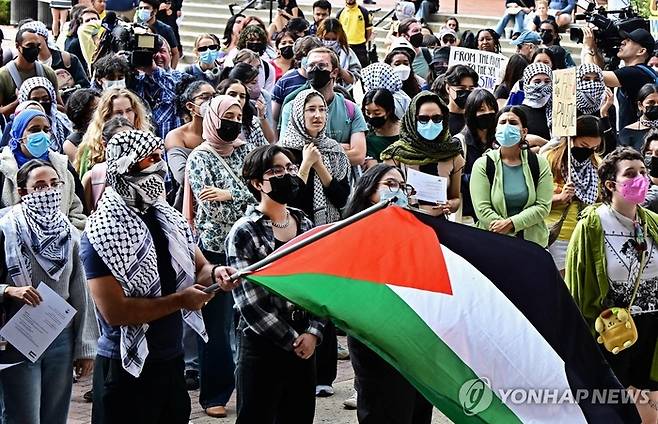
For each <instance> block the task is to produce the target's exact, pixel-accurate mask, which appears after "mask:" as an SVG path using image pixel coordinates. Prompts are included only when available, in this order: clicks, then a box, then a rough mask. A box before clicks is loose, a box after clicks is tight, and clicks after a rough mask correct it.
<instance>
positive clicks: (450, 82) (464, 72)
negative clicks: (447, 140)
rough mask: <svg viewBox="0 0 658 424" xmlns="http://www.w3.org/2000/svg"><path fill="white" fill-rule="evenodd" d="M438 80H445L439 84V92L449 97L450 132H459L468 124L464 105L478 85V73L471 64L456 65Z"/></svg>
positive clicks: (442, 95)
mask: <svg viewBox="0 0 658 424" xmlns="http://www.w3.org/2000/svg"><path fill="white" fill-rule="evenodd" d="M438 81H443V84H441V83H440V82H439V83H438V84H437V87H438V90H439V92H440V93H437V94H439V95H440V96H441V97H443V98H447V99H448V110H449V111H450V115H449V123H448V128H449V130H450V134H457V133H459V132H460V131H461V130H462V129H463V128H464V125H466V120H465V118H464V107H465V106H466V99H468V96H469V94H471V92H472V91H473V89H474V88H475V87H477V86H478V81H479V77H478V74H477V72H475V71H474V70H473V68H471V67H469V66H465V65H455V66H452V67H450V68H449V69H448V72H446V74H445V75H444V76H443V78H442V79H440V80H438ZM444 93H445V94H444Z"/></svg>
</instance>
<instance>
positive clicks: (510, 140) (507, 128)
mask: <svg viewBox="0 0 658 424" xmlns="http://www.w3.org/2000/svg"><path fill="white" fill-rule="evenodd" d="M496 141H497V142H498V144H500V145H501V146H503V147H512V146H516V145H517V144H519V143H520V142H521V130H520V129H519V127H517V126H516V125H511V124H504V125H498V126H497V127H496Z"/></svg>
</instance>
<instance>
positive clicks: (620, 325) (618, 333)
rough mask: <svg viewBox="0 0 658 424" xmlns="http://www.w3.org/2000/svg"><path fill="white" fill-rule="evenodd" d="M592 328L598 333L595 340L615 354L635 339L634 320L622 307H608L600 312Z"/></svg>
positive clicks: (627, 346)
mask: <svg viewBox="0 0 658 424" xmlns="http://www.w3.org/2000/svg"><path fill="white" fill-rule="evenodd" d="M594 329H595V330H596V331H597V333H599V337H597V339H596V341H597V342H599V343H601V344H603V345H604V346H605V348H606V349H607V350H608V351H609V352H612V353H614V354H615V355H616V354H618V353H619V352H621V351H622V350H624V349H628V348H629V347H631V346H633V344H634V343H635V342H636V341H637V328H636V327H635V322H634V321H633V318H632V317H631V315H630V314H629V313H628V310H626V309H624V308H610V309H606V310H605V311H603V312H601V314H600V315H599V316H598V318H596V321H595V322H594Z"/></svg>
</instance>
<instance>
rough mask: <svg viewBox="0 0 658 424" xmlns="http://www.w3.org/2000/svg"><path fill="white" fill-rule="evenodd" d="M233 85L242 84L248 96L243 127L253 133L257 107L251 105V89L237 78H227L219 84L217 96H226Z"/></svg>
mask: <svg viewBox="0 0 658 424" xmlns="http://www.w3.org/2000/svg"><path fill="white" fill-rule="evenodd" d="M233 84H240V85H241V86H243V87H244V92H245V94H246V96H247V97H246V98H245V103H244V107H243V108H242V125H243V126H244V127H245V129H246V130H247V131H251V129H252V126H253V118H254V115H256V110H255V106H254V105H252V103H251V98H250V97H249V89H248V88H247V86H246V85H245V83H243V82H242V81H240V80H239V79H237V78H227V79H225V80H223V81H222V82H220V83H219V85H218V86H217V94H226V92H227V91H228V88H229V87H230V86H232V85H233Z"/></svg>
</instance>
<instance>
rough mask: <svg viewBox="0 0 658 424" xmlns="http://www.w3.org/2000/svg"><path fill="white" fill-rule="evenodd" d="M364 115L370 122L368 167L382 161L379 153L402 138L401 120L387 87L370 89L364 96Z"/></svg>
mask: <svg viewBox="0 0 658 424" xmlns="http://www.w3.org/2000/svg"><path fill="white" fill-rule="evenodd" d="M362 110H363V116H364V117H365V119H366V122H367V123H368V127H369V129H368V133H367V134H366V145H367V151H366V168H369V167H371V166H373V165H375V164H376V163H377V162H380V159H379V155H380V154H381V153H382V152H383V151H384V150H385V149H386V148H387V147H388V146H390V145H391V144H393V143H395V142H396V141H398V140H399V139H400V120H399V119H398V118H397V116H395V101H394V99H393V95H392V94H391V92H390V91H388V90H387V89H385V88H378V89H376V90H370V91H368V92H367V93H366V95H365V96H364V97H363V109H362Z"/></svg>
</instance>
